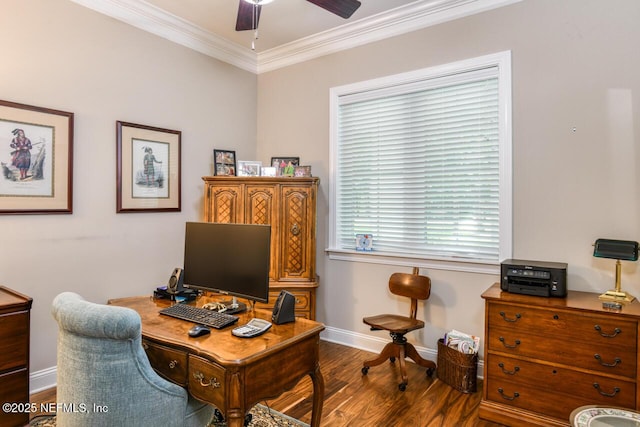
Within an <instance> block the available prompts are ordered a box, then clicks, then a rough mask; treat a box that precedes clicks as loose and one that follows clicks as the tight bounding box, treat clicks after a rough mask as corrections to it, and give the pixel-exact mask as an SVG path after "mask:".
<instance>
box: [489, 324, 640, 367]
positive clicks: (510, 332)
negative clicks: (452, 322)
mask: <svg viewBox="0 0 640 427" xmlns="http://www.w3.org/2000/svg"><path fill="white" fill-rule="evenodd" d="M486 345H487V346H488V348H489V350H490V351H495V352H500V353H506V354H509V355H512V356H519V357H531V358H534V359H539V360H552V361H553V362H554V363H559V364H563V365H566V366H569V367H577V368H583V369H590V370H593V371H598V372H602V373H607V374H611V375H622V376H625V377H627V378H632V379H635V376H636V353H635V351H634V350H631V349H629V348H625V347H618V346H613V345H612V346H605V345H602V344H600V343H593V342H590V341H587V340H567V339H566V338H564V337H556V336H548V335H534V334H531V333H530V334H526V333H523V332H521V331H518V330H514V329H505V328H490V329H489V331H488V336H487V342H486Z"/></svg>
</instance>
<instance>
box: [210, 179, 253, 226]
mask: <svg viewBox="0 0 640 427" xmlns="http://www.w3.org/2000/svg"><path fill="white" fill-rule="evenodd" d="M209 192H210V194H209V202H208V203H207V204H206V206H207V208H208V209H207V210H206V212H205V219H206V221H209V222H222V223H242V222H244V217H243V212H242V186H240V185H226V186H223V187H210V188H209Z"/></svg>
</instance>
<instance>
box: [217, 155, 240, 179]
mask: <svg viewBox="0 0 640 427" xmlns="http://www.w3.org/2000/svg"><path fill="white" fill-rule="evenodd" d="M213 173H214V175H217V176H225V175H228V176H235V175H236V152H235V151H231V150H215V149H214V150H213Z"/></svg>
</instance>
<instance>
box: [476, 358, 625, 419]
mask: <svg viewBox="0 0 640 427" xmlns="http://www.w3.org/2000/svg"><path fill="white" fill-rule="evenodd" d="M485 372H486V373H487V375H486V376H485V378H490V381H491V384H493V386H494V388H495V389H497V388H500V387H502V388H503V390H506V389H508V388H509V387H507V386H506V384H507V383H509V384H511V385H513V386H516V387H514V388H513V389H514V391H517V390H516V389H519V390H530V389H532V388H537V389H539V390H541V391H542V392H543V393H546V392H553V393H560V394H564V395H567V396H572V397H573V398H576V399H581V401H582V402H584V403H583V404H584V405H586V404H603V405H609V406H622V407H626V408H633V407H634V406H635V400H636V385H635V382H633V381H624V380H621V379H619V378H609V377H606V376H599V375H594V374H593V373H585V372H581V371H576V370H574V369H572V368H567V367H561V366H554V365H551V364H542V363H534V362H529V361H527V360H521V359H517V358H511V357H506V356H502V355H495V354H489V355H488V358H487V361H486V363H485ZM503 400H505V399H504V398H503ZM578 406H580V405H578ZM576 407H577V406H576Z"/></svg>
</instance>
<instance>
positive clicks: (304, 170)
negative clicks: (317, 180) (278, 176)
mask: <svg viewBox="0 0 640 427" xmlns="http://www.w3.org/2000/svg"><path fill="white" fill-rule="evenodd" d="M293 176H295V177H310V176H311V166H295V167H294V168H293Z"/></svg>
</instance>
